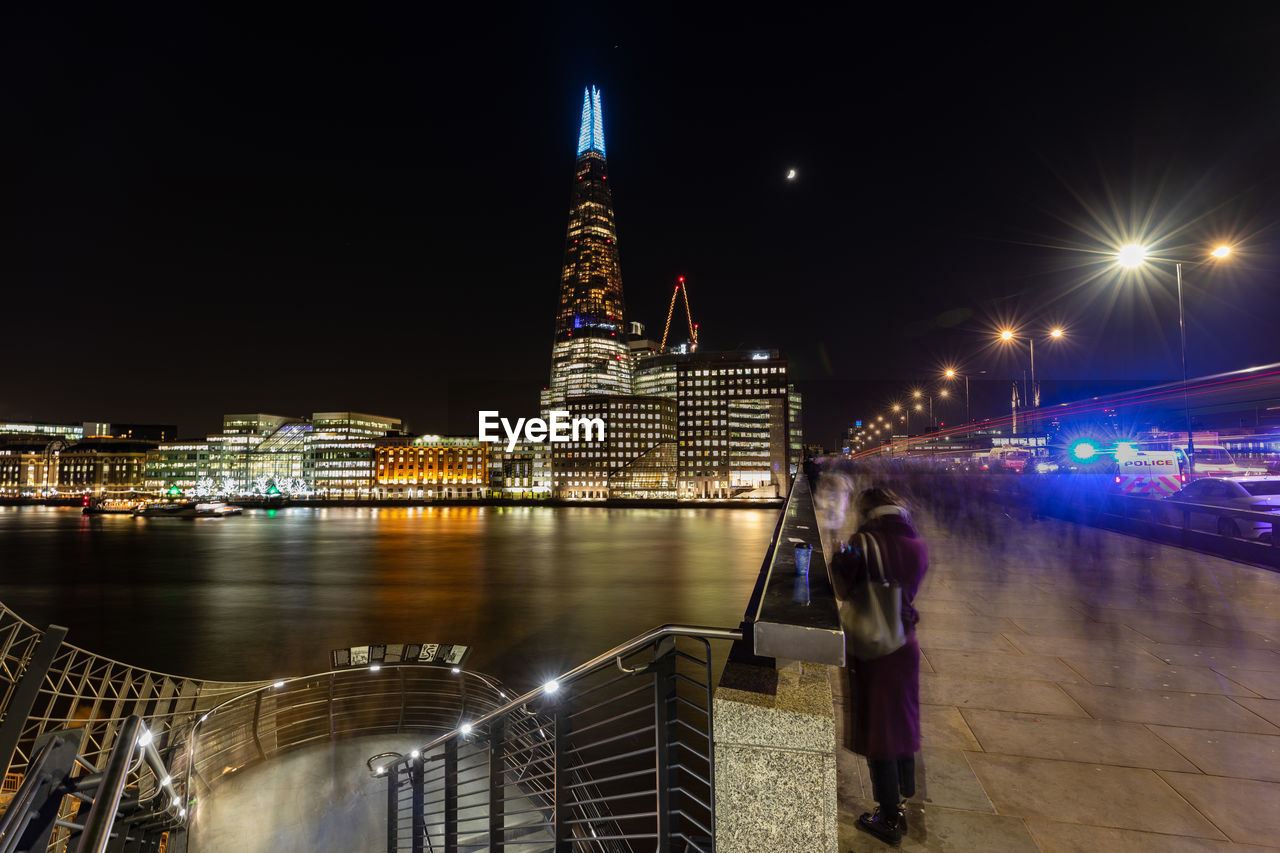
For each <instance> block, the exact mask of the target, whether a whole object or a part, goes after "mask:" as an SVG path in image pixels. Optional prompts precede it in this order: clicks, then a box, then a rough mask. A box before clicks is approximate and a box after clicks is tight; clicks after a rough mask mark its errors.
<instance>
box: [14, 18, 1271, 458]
mask: <svg viewBox="0 0 1280 853" xmlns="http://www.w3.org/2000/svg"><path fill="white" fill-rule="evenodd" d="M43 5H45V6H47V5H50V4H43ZM609 5H612V4H599V6H600V10H599V11H597V10H596V9H595V7H593V6H591V5H588V4H575V5H573V6H571V7H563V8H562V9H561V10H559V11H548V9H550V7H549V6H544V4H522V5H521V6H520V7H518V8H516V9H513V10H509V11H508V10H503V9H502V8H501V7H499V6H491V5H477V6H474V8H475V9H476V11H475V12H474V13H462V12H456V11H455V12H452V13H448V14H453V15H458V16H461V15H464V14H465V15H467V16H466V17H452V18H450V17H448V16H447V15H446V13H442V12H441V11H440V6H441V4H401V5H400V6H399V7H393V6H387V7H382V8H381V9H378V10H370V9H368V8H366V4H347V5H345V6H341V7H334V9H335V11H329V10H327V9H324V8H322V7H317V6H315V5H312V6H300V7H297V10H296V12H294V13H292V14H288V15H285V14H283V13H276V12H272V11H269V8H268V6H269V4H259V5H258V6H256V7H254V8H253V11H252V13H250V12H248V11H245V12H243V13H238V12H236V11H233V10H231V9H230V8H229V7H219V8H216V9H215V8H210V9H208V10H205V11H198V10H195V9H194V8H186V7H187V4H169V6H168V7H165V8H159V7H157V8H155V9H152V10H150V11H147V12H146V13H143V12H125V13H123V14H126V15H129V16H130V17H118V15H119V14H122V13H121V12H120V10H118V9H99V10H97V11H75V10H74V9H73V7H70V6H67V7H64V10H63V11H57V10H54V9H45V8H40V9H38V10H36V11H32V9H34V8H35V6H36V4H28V7H30V8H28V9H27V10H25V11H23V12H21V13H19V14H20V15H25V16H27V17H25V18H18V19H15V18H14V17H13V13H12V11H11V12H10V17H9V20H8V21H7V22H6V24H5V26H4V27H3V28H0V68H3V79H4V81H5V82H4V85H3V86H0V115H3V122H4V132H3V134H0V169H2V170H3V174H2V175H0V187H3V189H2V190H0V215H2V216H3V223H2V225H3V228H2V230H0V282H3V284H4V294H5V297H6V298H5V308H4V310H3V314H2V316H3V317H4V320H5V322H4V331H3V334H0V354H2V355H3V364H4V367H5V370H4V380H3V383H2V384H0V418H19V417H21V418H34V419H40V420H51V421H60V420H69V421H80V420H91V419H92V420H108V421H117V422H123V421H133V422H166V423H174V422H176V423H177V424H178V425H179V427H180V432H181V433H182V434H183V435H188V436H195V435H202V434H204V433H205V432H208V431H212V430H215V429H216V428H217V424H218V423H219V418H220V416H221V414H222V413H224V412H247V411H265V412H274V413H280V414H288V415H308V414H310V413H311V412H314V411H326V410H343V409H354V410H359V411H366V412H374V413H380V414H390V415H399V416H402V417H404V418H405V419H406V420H407V421H408V422H409V424H410V426H411V428H412V429H414V430H415V431H417V432H443V431H449V432H455V433H460V434H474V432H475V422H476V421H475V418H476V414H475V413H476V410H477V409H479V408H495V409H500V410H503V413H504V414H506V412H508V411H510V412H512V413H513V414H515V415H529V414H532V413H533V412H534V411H536V407H537V392H538V390H539V389H540V388H541V387H542V386H543V385H544V384H545V383H546V381H547V374H548V370H549V357H550V345H551V335H552V321H553V312H554V309H555V303H556V293H557V284H558V279H559V273H560V263H561V259H562V252H563V240H564V229H565V225H566V218H567V213H568V202H569V189H570V183H571V177H572V168H573V160H574V153H575V147H576V141H577V130H578V128H577V123H578V112H579V109H580V106H581V101H582V89H583V87H584V86H587V85H590V84H593V83H594V84H596V85H599V86H600V87H601V89H602V93H603V104H604V116H605V136H606V142H607V147H608V155H609V156H608V159H609V165H610V175H609V178H610V183H611V184H612V185H613V191H614V203H615V209H616V211H617V222H618V229H619V248H620V251H621V260H622V276H623V283H624V288H625V292H626V298H627V308H628V314H629V319H636V320H641V321H643V322H645V323H647V324H648V325H649V327H650V330H651V331H652V332H653V334H655V335H660V334H661V328H662V321H663V318H664V316H665V313H666V303H667V299H668V298H669V296H670V291H671V287H672V283H673V281H674V279H675V277H676V276H678V275H684V276H686V277H687V280H688V283H689V292H690V297H691V301H692V306H693V312H694V315H695V317H694V319H695V320H696V321H697V322H698V323H699V324H700V333H701V337H702V346H703V348H704V349H720V348H734V347H738V346H776V347H779V348H781V349H782V350H783V351H784V352H785V354H786V355H787V356H788V357H789V358H790V360H791V364H792V366H793V373H794V375H795V377H796V378H797V380H798V381H799V384H800V387H801V389H802V390H803V391H804V392H805V393H806V426H807V433H808V437H809V439H810V440H812V441H819V442H824V443H828V444H829V443H830V442H831V441H833V440H834V437H835V435H836V433H837V432H838V431H840V429H841V427H842V425H843V424H844V423H847V421H848V420H849V419H851V418H853V417H858V416H865V415H866V414H867V413H868V412H871V411H873V408H872V407H874V406H877V405H881V404H883V403H884V402H885V399H886V396H887V395H891V394H892V391H889V392H886V390H885V389H886V388H890V389H892V388H893V387H896V384H899V383H900V384H901V385H902V387H904V388H905V387H906V386H907V384H908V383H911V382H914V381H919V380H922V379H928V378H930V377H933V376H935V375H936V374H937V372H938V370H939V367H940V366H941V365H943V364H946V363H956V364H959V365H961V366H962V367H963V368H964V369H967V370H969V371H972V372H977V371H979V370H984V369H985V370H988V374H987V376H990V377H996V378H1005V380H1006V381H1007V378H1008V377H1013V376H1014V375H1015V373H1017V374H1018V375H1020V368H1019V367H1018V364H1017V362H1016V361H1015V358H1014V356H1013V354H1012V352H1011V351H1010V350H1008V349H1006V350H1000V349H997V348H995V347H992V346H990V345H989V341H990V340H991V337H992V332H993V330H994V329H995V328H997V327H998V326H999V325H1000V324H1002V323H1010V324H1014V325H1016V326H1017V327H1018V328H1020V329H1023V330H1025V331H1027V332H1035V331H1036V330H1043V329H1047V328H1048V327H1049V326H1051V325H1055V324H1061V325H1063V326H1064V327H1065V328H1066V329H1067V337H1066V338H1065V339H1064V340H1063V341H1062V342H1060V343H1058V344H1056V345H1051V344H1049V343H1048V342H1045V343H1044V344H1043V345H1042V346H1037V351H1036V356H1037V358H1036V362H1037V372H1038V373H1039V374H1040V376H1041V377H1042V378H1045V379H1055V378H1056V379H1065V380H1074V381H1075V382H1076V383H1079V382H1081V381H1085V380H1098V381H1102V380H1132V381H1135V382H1136V381H1139V380H1153V381H1154V380H1168V379H1172V378H1174V377H1175V376H1177V375H1178V371H1179V366H1178V345H1177V304H1176V299H1175V297H1174V289H1173V279H1172V276H1171V274H1169V273H1168V272H1167V271H1165V272H1160V273H1158V274H1154V275H1152V274H1148V275H1147V276H1146V277H1145V279H1143V278H1141V277H1134V276H1133V275H1127V276H1119V275H1117V274H1115V272H1114V267H1113V266H1112V265H1111V264H1110V261H1109V258H1108V256H1107V255H1106V253H1107V252H1109V251H1111V250H1112V249H1114V248H1116V247H1117V246H1118V245H1119V244H1120V243H1122V242H1129V241H1130V240H1140V241H1146V242H1149V243H1152V244H1155V245H1157V246H1158V247H1159V250H1158V251H1156V252H1154V254H1156V255H1158V256H1159V257H1162V258H1173V257H1178V258H1182V259H1185V260H1188V261H1193V262H1197V265H1194V266H1187V267H1185V268H1184V274H1185V286H1186V292H1185V294H1186V310H1187V317H1188V321H1189V330H1188V334H1189V338H1190V340H1189V344H1190V352H1191V372H1192V374H1193V375H1195V374H1203V373H1210V372H1216V371H1222V370H1229V369H1234V368H1238V367H1243V366H1247V365H1251V364H1257V363H1261V362H1272V361H1277V360H1280V345H1277V343H1276V336H1277V329H1278V328H1280V326H1278V324H1280V294H1278V293H1277V286H1276V282H1277V271H1278V270H1280V257H1278V256H1277V245H1276V243H1277V223H1278V222H1280V83H1278V82H1277V81H1280V51H1277V50H1276V49H1275V45H1276V44H1280V13H1276V12H1269V11H1267V7H1266V6H1263V5H1258V6H1256V7H1254V8H1252V9H1248V10H1245V9H1243V7H1240V8H1233V7H1231V6H1230V5H1227V6H1223V7H1214V8H1207V7H1206V8H1201V9H1200V10H1199V11H1197V12H1196V13H1195V14H1191V13H1190V12H1187V13H1185V14H1183V13H1180V12H1178V11H1177V10H1176V9H1174V8H1173V7H1169V8H1168V9H1166V10H1165V11H1161V10H1160V9H1158V8H1157V7H1156V6H1151V5H1147V4H1143V5H1138V4H1135V5H1133V6H1132V7H1130V11H1127V12H1126V11H1124V9H1123V8H1121V7H1119V6H1118V5H1115V4H1113V5H1111V6H1098V7H1093V8H1091V7H1088V6H1086V5H1084V4H1060V5H1058V6H1056V7H1047V6H1043V5H1042V4H1023V5H1022V7H1020V8H1021V11H1007V10H1006V11H998V12H997V11H991V12H987V11H982V10H975V7H972V5H970V6H969V7H963V8H962V7H957V8H956V9H955V10H953V11H950V12H946V13H943V14H942V15H939V14H938V13H937V12H936V11H935V10H933V9H932V7H925V6H918V5H914V4H911V5H903V4H898V6H899V8H900V9H901V11H894V12H888V11H868V9H869V6H868V5H867V4H862V5H859V6H858V7H857V13H856V14H853V13H850V14H848V15H847V16H845V17H833V16H832V15H831V14H830V13H828V12H821V13H819V12H816V11H805V10H802V9H799V8H796V9H792V8H791V7H788V6H776V7H773V9H772V11H770V12H769V13H768V14H767V15H764V14H761V15H749V14H747V12H746V11H745V10H746V8H747V7H741V6H739V7H731V8H733V9H734V10H735V11H733V13H732V14H727V15H723V16H721V15H713V14H710V13H708V14H706V15H703V16H700V15H695V14H693V13H690V12H688V11H686V10H685V9H684V8H683V7H679V6H665V7H664V6H658V5H655V4H637V6H636V8H637V9H640V8H643V10H644V11H643V13H642V14H641V13H637V14H635V15H611V13H609V12H607V11H605V9H606V7H607V6H609ZM276 14H279V15H280V16H279V17H270V16H271V15H276ZM1161 15H1164V17H1163V19H1162V18H1161V17H1160V16H1161ZM32 16H34V17H32ZM792 168H794V169H796V170H797V173H798V178H797V180H795V181H794V182H788V181H787V180H786V179H785V174H786V172H787V170H788V169H792ZM1222 241H1229V242H1232V243H1233V244H1234V245H1236V246H1237V252H1236V253H1235V254H1234V255H1233V257H1232V259H1231V260H1230V261H1229V262H1227V263H1225V264H1210V263H1205V264H1199V263H1198V262H1199V261H1200V259H1201V258H1203V257H1204V256H1205V254H1206V253H1207V252H1208V251H1209V249H1211V248H1213V246H1214V245H1216V244H1217V243H1218V242H1222ZM1021 352H1022V354H1023V359H1024V360H1025V352H1026V351H1025V346H1024V347H1023V348H1022V350H1021ZM889 380H892V381H889ZM992 385H993V386H994V388H993V390H999V389H1004V388H1007V384H1005V382H1004V381H1002V382H994V381H993V383H992ZM1076 387H1079V386H1078V384H1077V386H1076ZM995 396H996V397H999V398H1001V399H1007V393H1005V394H1004V395H1003V397H1001V395H1000V394H996V395H995ZM976 414H980V412H977V411H975V415H976Z"/></svg>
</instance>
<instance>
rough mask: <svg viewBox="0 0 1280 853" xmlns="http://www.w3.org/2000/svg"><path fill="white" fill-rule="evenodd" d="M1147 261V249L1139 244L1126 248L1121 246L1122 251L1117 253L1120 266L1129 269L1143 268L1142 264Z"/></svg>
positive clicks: (1132, 244)
mask: <svg viewBox="0 0 1280 853" xmlns="http://www.w3.org/2000/svg"><path fill="white" fill-rule="evenodd" d="M1146 259H1147V250H1146V248H1145V247H1144V246H1139V245H1138V244H1137V243H1129V244H1128V245H1126V246H1121V247H1120V251H1119V252H1116V262H1117V263H1119V264H1120V266H1122V267H1126V268H1128V269H1133V268H1134V267H1136V266H1141V264H1142V262H1143V261H1145V260H1146Z"/></svg>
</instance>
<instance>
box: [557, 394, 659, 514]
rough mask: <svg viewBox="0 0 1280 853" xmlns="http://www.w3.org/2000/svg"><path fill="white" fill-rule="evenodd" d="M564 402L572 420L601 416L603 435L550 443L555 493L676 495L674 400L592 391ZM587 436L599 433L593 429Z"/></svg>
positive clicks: (570, 495) (594, 496)
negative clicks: (602, 437) (601, 438)
mask: <svg viewBox="0 0 1280 853" xmlns="http://www.w3.org/2000/svg"><path fill="white" fill-rule="evenodd" d="M565 406H566V408H567V409H568V411H569V416H570V418H571V419H577V418H591V419H594V418H599V419H600V420H601V421H602V422H603V423H604V440H603V441H599V440H591V441H587V440H583V441H566V442H556V443H553V444H552V445H551V470H552V480H553V488H554V492H555V495H556V496H557V497H562V498H574V499H587V500H600V499H604V498H674V497H675V496H676V452H675V451H676V446H675V437H676V418H675V405H674V401H673V400H670V399H668V398H665V397H639V396H630V395H628V396H621V395H596V396H591V397H577V398H573V399H571V400H569V401H568V402H567V403H566V404H565ZM582 437H583V438H584V439H585V438H586V436H585V435H583V436H582ZM591 437H592V438H593V439H594V438H597V436H596V435H595V434H594V433H593V434H592V436H591Z"/></svg>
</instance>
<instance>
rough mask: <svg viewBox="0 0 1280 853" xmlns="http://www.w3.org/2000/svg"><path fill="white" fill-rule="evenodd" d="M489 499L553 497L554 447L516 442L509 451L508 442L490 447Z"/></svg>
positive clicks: (498, 442)
mask: <svg viewBox="0 0 1280 853" xmlns="http://www.w3.org/2000/svg"><path fill="white" fill-rule="evenodd" d="M488 454H489V496H490V497H494V498H526V499H528V498H546V497H550V496H551V489H552V477H551V445H550V444H549V443H547V442H529V441H520V442H516V444H515V446H514V447H512V448H511V449H510V450H507V445H506V442H505V441H495V442H491V443H490V444H489V445H488Z"/></svg>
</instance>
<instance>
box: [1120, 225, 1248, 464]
mask: <svg viewBox="0 0 1280 853" xmlns="http://www.w3.org/2000/svg"><path fill="white" fill-rule="evenodd" d="M1230 254H1231V247H1230V246H1225V245H1224V246H1218V247H1217V248H1216V249H1214V250H1213V251H1212V252H1210V253H1209V257H1211V258H1214V259H1216V260H1219V261H1220V260H1222V259H1224V258H1226V257H1227V256H1228V255H1230ZM1148 260H1153V261H1163V262H1164V263H1171V264H1173V269H1174V273H1175V276H1176V278H1177V282H1178V337H1179V338H1180V339H1181V349H1182V413H1183V416H1184V417H1185V418H1186V421H1187V473H1188V474H1189V475H1191V476H1192V477H1194V476H1195V471H1196V466H1195V439H1194V438H1192V436H1191V400H1190V396H1189V394H1188V393H1187V322H1186V315H1185V313H1184V312H1183V310H1182V264H1183V263H1184V262H1183V261H1175V260H1170V259H1167V258H1150V259H1148V258H1147V250H1146V247H1145V246H1139V245H1138V244H1137V243H1130V244H1129V245H1127V246H1123V247H1121V249H1120V251H1119V252H1117V253H1116V262H1117V263H1119V264H1120V266H1122V267H1127V268H1129V269H1133V268H1135V267H1139V266H1142V264H1144V263H1146V262H1147V261H1148ZM1200 263H1204V261H1201V262H1200Z"/></svg>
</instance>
